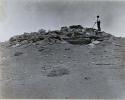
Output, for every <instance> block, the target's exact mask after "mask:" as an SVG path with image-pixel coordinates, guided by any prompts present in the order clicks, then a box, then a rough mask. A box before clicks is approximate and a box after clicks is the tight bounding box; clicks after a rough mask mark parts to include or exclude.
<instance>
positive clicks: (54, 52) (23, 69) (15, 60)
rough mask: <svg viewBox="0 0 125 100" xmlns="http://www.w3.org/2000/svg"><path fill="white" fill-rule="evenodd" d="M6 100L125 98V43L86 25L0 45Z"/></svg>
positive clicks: (0, 82) (0, 80)
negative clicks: (7, 99) (15, 99)
mask: <svg viewBox="0 0 125 100" xmlns="http://www.w3.org/2000/svg"><path fill="white" fill-rule="evenodd" d="M0 73H1V75H0V98H2V99H3V98H4V99H6V98H9V99H10V98H11V99H13V98H21V99H36V98H37V99H50V98H51V99H114V98H122V99H124V98H125V96H124V94H125V39H124V38H118V37H114V36H112V35H110V34H108V33H105V32H98V31H97V30H96V29H92V28H83V27H82V26H81V25H73V26H69V27H62V28H61V29H60V30H56V31H48V32H46V31H45V30H44V29H41V30H39V31H38V32H32V33H24V34H22V35H18V36H14V37H12V38H10V40H9V41H7V42H4V43H0Z"/></svg>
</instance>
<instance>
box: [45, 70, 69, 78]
mask: <svg viewBox="0 0 125 100" xmlns="http://www.w3.org/2000/svg"><path fill="white" fill-rule="evenodd" d="M68 74H69V70H67V69H65V68H61V69H53V70H51V71H50V72H49V73H48V75H47V76H48V77H58V76H63V75H68Z"/></svg>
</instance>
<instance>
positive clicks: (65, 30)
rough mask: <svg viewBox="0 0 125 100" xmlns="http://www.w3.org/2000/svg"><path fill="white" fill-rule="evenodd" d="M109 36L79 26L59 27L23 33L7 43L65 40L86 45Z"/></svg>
mask: <svg viewBox="0 0 125 100" xmlns="http://www.w3.org/2000/svg"><path fill="white" fill-rule="evenodd" d="M110 36H111V35H110V34H107V33H105V32H98V31H97V30H96V29H93V28H83V27H82V26H81V25H72V26H69V27H67V26H65V27H61V29H60V30H55V31H48V32H46V30H44V29H40V30H39V31H38V32H31V33H24V34H22V35H17V36H14V37H11V38H10V40H9V42H10V44H11V45H16V44H27V43H35V42H38V41H43V40H47V42H49V43H51V42H53V43H56V42H57V41H62V40H65V41H67V42H69V43H72V44H88V43H90V42H91V41H92V40H93V39H94V40H99V39H100V40H103V39H104V38H105V37H106V38H109V37H110Z"/></svg>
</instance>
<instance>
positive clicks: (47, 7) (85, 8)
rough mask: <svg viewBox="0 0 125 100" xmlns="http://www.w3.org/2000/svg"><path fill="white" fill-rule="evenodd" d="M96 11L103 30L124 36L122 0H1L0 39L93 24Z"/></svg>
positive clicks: (124, 11) (4, 39) (124, 20)
mask: <svg viewBox="0 0 125 100" xmlns="http://www.w3.org/2000/svg"><path fill="white" fill-rule="evenodd" d="M97 15H100V19H101V27H102V31H105V32H108V33H111V34H113V35H115V36H120V37H125V1H117V0H115V1H112V0H110V1H109V0H93V1H91V0H87V1H85V0H0V41H6V40H8V39H9V38H10V37H11V36H14V35H18V34H23V33H24V32H35V31H38V30H39V29H41V28H43V29H46V30H54V29H60V27H62V26H69V25H75V24H80V25H82V26H83V27H92V26H93V24H94V22H95V21H96V16H97ZM95 28H96V26H95Z"/></svg>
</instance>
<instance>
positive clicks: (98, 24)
mask: <svg viewBox="0 0 125 100" xmlns="http://www.w3.org/2000/svg"><path fill="white" fill-rule="evenodd" d="M100 23H101V22H100V20H99V15H98V16H97V28H98V31H101V27H100Z"/></svg>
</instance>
